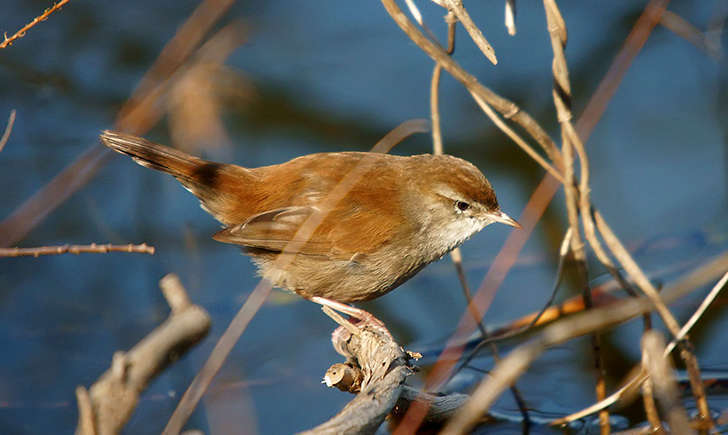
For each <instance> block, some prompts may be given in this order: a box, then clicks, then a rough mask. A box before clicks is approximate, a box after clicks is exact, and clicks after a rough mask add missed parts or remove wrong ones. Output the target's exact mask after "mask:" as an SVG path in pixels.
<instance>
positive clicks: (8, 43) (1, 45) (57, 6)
mask: <svg viewBox="0 0 728 435" xmlns="http://www.w3.org/2000/svg"><path fill="white" fill-rule="evenodd" d="M69 1H70V0H61V1H59V2H58V3H56V4H54V5H53V6H52V7H50V8H48V9H46V10H45V11H43V13H42V14H40V15H38V16H37V17H35V18H33V21H31V22H30V23H28V24H26V25H25V26H23V27H22V28H21V29H20V30H18V31H17V32H15V34H14V35H13V36H11V37H10V38H8V34H7V33H5V34H3V39H4V40H3V42H0V48H5V47H9V46H11V45H13V42H15V40H17V39H20V38H22V37H23V36H25V32H27V31H28V30H30V29H31V28H32V27H34V26H35V25H36V24H38V23H40V22H41V21H45V20H46V19H48V17H49V16H50V15H51V14H52V13H53V12H55V11H57V10H59V9H61V8H62V7H63V6H65V5H66V3H68V2H69Z"/></svg>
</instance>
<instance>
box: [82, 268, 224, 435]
mask: <svg viewBox="0 0 728 435" xmlns="http://www.w3.org/2000/svg"><path fill="white" fill-rule="evenodd" d="M159 284H160V287H161V288H162V293H163V294H164V296H165V298H166V300H167V303H168V304H169V306H170V308H171V310H172V312H171V313H170V315H169V317H168V318H167V320H166V321H165V322H164V323H162V324H161V325H160V326H158V327H157V328H156V329H155V330H154V331H152V332H151V333H150V334H149V335H147V336H146V337H145V338H144V339H142V340H141V341H140V342H139V343H137V345H136V346H134V347H133V348H132V349H131V350H129V351H128V352H121V351H120V352H116V353H115V354H114V358H113V362H112V365H111V368H110V369H109V370H107V371H106V372H105V373H104V374H103V375H101V377H100V378H99V380H98V381H96V383H94V384H93V385H92V386H91V388H90V389H89V390H86V389H85V388H84V387H78V388H77V389H76V397H77V400H78V406H79V422H78V427H77V428H76V434H78V435H91V434H112V433H119V432H120V431H121V429H122V427H123V426H124V424H125V423H126V422H127V420H128V419H129V417H131V414H132V412H133V411H134V408H135V407H136V404H137V402H138V401H139V396H140V394H141V393H142V391H144V389H145V388H146V387H147V385H148V384H149V382H150V381H151V380H152V379H153V378H154V377H155V376H156V375H157V374H159V373H161V372H162V370H164V368H165V367H167V366H168V365H169V364H171V363H172V362H174V361H176V360H177V359H179V356H180V355H181V354H184V353H185V352H186V351H187V350H189V349H190V348H191V347H192V346H194V345H195V344H197V343H198V342H199V341H200V340H201V339H202V338H203V337H204V336H205V335H207V332H208V330H209V329H210V316H209V315H208V314H207V312H205V310H204V309H202V308H201V307H199V306H197V305H193V304H192V303H191V302H190V301H189V299H188V297H187V293H186V292H185V290H184V288H183V287H182V284H181V283H180V282H179V279H178V278H177V277H176V276H175V275H172V274H170V275H167V276H165V277H164V278H162V280H161V281H160V283H159Z"/></svg>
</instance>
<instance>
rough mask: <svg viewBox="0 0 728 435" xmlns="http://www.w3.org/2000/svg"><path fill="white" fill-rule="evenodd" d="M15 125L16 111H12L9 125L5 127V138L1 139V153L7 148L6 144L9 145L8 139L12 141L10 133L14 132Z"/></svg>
mask: <svg viewBox="0 0 728 435" xmlns="http://www.w3.org/2000/svg"><path fill="white" fill-rule="evenodd" d="M13 124H15V109H13V110H11V111H10V116H9V117H8V124H7V125H6V126H5V132H4V133H3V137H2V138H0V151H2V150H3V148H5V144H7V143H8V139H10V133H11V132H12V131H13Z"/></svg>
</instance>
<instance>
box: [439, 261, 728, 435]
mask: <svg viewBox="0 0 728 435" xmlns="http://www.w3.org/2000/svg"><path fill="white" fill-rule="evenodd" d="M726 270H728V253H726V254H723V255H721V256H719V257H717V258H715V259H713V260H712V261H710V262H708V263H707V264H705V265H703V266H701V267H699V268H697V269H696V270H694V271H693V272H691V273H689V274H688V275H687V276H686V277H684V278H683V279H681V280H680V281H678V282H677V283H675V284H673V285H671V286H669V287H668V288H666V289H665V290H664V291H663V299H664V301H666V302H668V303H669V302H672V301H674V300H676V299H678V298H680V297H682V296H684V295H686V294H688V293H690V292H691V291H693V290H694V289H695V288H697V287H699V286H701V285H703V284H705V282H707V281H709V280H711V279H714V277H716V276H719V275H721V274H724V273H725V271H726ZM653 309H654V305H653V303H652V301H651V300H650V299H649V298H647V297H640V298H632V299H630V300H627V301H624V302H622V303H620V304H619V305H618V306H610V307H604V308H597V309H594V310H591V311H589V312H585V313H581V314H577V315H574V316H572V317H570V318H568V319H564V320H561V321H558V322H555V323H554V324H552V325H549V326H547V327H546V328H544V330H543V331H542V332H541V333H539V334H538V335H537V336H536V337H535V338H534V339H533V340H531V341H529V342H528V343H526V344H523V345H521V346H519V347H517V348H516V349H515V350H514V351H513V352H511V353H510V354H509V355H508V356H506V357H505V358H503V359H502V360H501V362H500V363H498V364H496V366H495V368H494V369H493V370H492V371H491V373H490V375H491V376H490V377H489V378H487V379H484V380H483V381H482V382H481V383H480V385H478V387H477V388H476V389H475V391H474V392H473V394H472V396H471V398H470V400H469V401H468V402H467V403H466V404H465V405H464V406H463V407H462V408H461V409H460V411H458V413H457V414H456V415H455V416H454V417H453V418H452V420H450V422H449V423H448V425H447V426H446V427H445V429H444V430H443V432H442V433H446V434H460V433H465V432H467V431H468V430H469V429H470V428H471V427H472V425H473V424H474V422H475V421H476V420H477V419H478V418H479V416H480V415H483V414H484V413H485V412H486V411H487V410H488V409H489V408H490V406H491V405H492V404H493V402H494V401H495V399H496V398H497V397H498V396H500V394H501V393H502V392H503V390H504V389H505V388H507V387H508V385H510V384H511V383H512V382H513V381H514V380H515V379H517V378H518V376H520V375H521V374H522V373H523V372H524V371H525V370H526V369H527V368H528V366H529V365H530V364H531V363H532V362H533V361H534V360H535V359H536V358H537V357H538V356H539V355H541V353H542V352H543V351H544V350H546V349H547V348H549V347H551V346H553V345H556V344H558V343H563V342H564V341H566V340H570V339H572V338H575V337H579V336H582V335H584V334H589V333H591V332H593V331H596V330H601V329H603V328H606V327H609V326H614V325H617V324H620V323H622V322H625V321H627V320H629V319H632V318H634V317H635V316H638V315H640V314H642V313H645V312H648V311H650V310H653ZM668 348H669V346H668Z"/></svg>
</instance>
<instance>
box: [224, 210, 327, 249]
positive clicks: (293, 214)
mask: <svg viewBox="0 0 728 435" xmlns="http://www.w3.org/2000/svg"><path fill="white" fill-rule="evenodd" d="M315 214H317V209H316V207H311V206H293V207H285V208H279V209H276V210H269V211H266V212H263V213H259V214H256V215H254V216H252V217H250V218H249V219H248V220H247V221H246V222H245V223H243V224H240V225H235V226H231V227H228V228H225V229H223V230H221V231H219V232H217V233H216V234H215V235H213V236H212V238H213V239H215V240H217V241H219V242H224V243H233V244H237V245H243V246H246V247H250V248H259V249H266V250H268V251H274V252H282V251H283V250H284V249H285V248H286V246H287V245H288V244H289V242H291V241H292V240H293V239H294V238H296V240H299V241H300V242H299V243H293V244H291V245H290V246H289V247H288V249H287V250H288V251H290V252H298V253H302V254H309V255H327V254H328V253H330V252H331V250H332V247H333V246H332V243H331V240H329V239H328V238H326V237H320V234H319V232H320V231H314V233H313V234H312V233H311V230H308V231H306V229H305V228H304V229H303V231H301V233H299V228H301V227H302V225H303V224H304V223H305V222H306V221H307V220H308V219H309V218H310V217H312V216H314V215H315ZM311 229H313V230H317V228H316V227H314V226H313V225H312V226H311Z"/></svg>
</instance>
